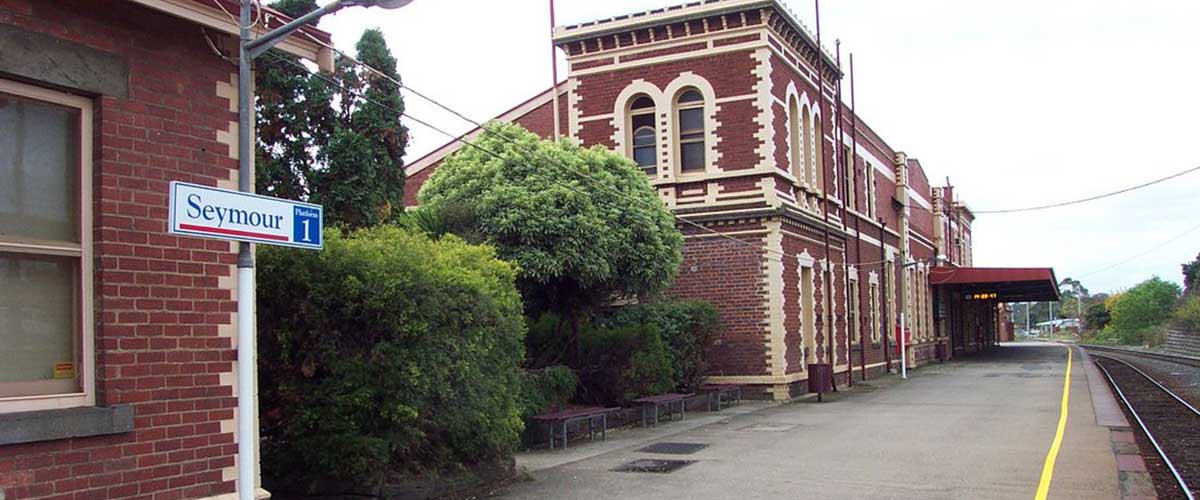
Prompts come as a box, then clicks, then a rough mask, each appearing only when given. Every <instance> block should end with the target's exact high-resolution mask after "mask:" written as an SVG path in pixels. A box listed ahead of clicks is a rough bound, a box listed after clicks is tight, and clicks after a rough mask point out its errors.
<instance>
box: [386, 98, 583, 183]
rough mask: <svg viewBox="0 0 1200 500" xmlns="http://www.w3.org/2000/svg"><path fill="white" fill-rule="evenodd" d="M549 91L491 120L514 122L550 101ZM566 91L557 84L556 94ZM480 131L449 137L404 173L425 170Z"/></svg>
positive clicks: (411, 163)
mask: <svg viewBox="0 0 1200 500" xmlns="http://www.w3.org/2000/svg"><path fill="white" fill-rule="evenodd" d="M551 91H553V88H549V89H546V90H543V91H541V92H538V93H537V95H534V96H533V97H530V98H529V99H526V100H525V101H524V102H522V103H520V104H518V105H516V106H513V107H512V108H509V110H508V111H505V112H503V113H501V114H500V115H499V116H497V117H495V118H493V120H497V121H502V122H514V121H516V120H517V119H518V118H520V117H522V116H525V115H526V114H527V113H529V112H530V111H533V110H535V109H537V108H538V107H540V106H541V105H543V104H546V103H548V102H550V93H551ZM566 93H567V86H566V85H561V84H560V85H559V86H558V95H559V96H560V97H561V96H563V95H564V94H566ZM482 131H483V130H482V129H480V128H479V127H475V128H472V129H471V130H469V131H467V133H465V134H463V135H460V136H458V137H457V138H455V139H451V140H450V141H449V142H447V143H445V144H443V145H441V146H440V147H438V148H437V149H435V150H433V151H430V152H428V153H426V154H425V155H424V156H422V157H420V158H417V159H416V160H413V161H411V162H408V164H407V165H406V166H405V167H404V173H405V175H413V174H416V173H417V172H420V171H422V170H425V169H426V168H428V167H429V166H431V165H433V164H435V163H437V162H438V161H440V160H442V159H443V158H445V157H447V156H450V155H451V154H454V152H455V151H458V150H459V149H461V148H462V146H463V144H462V141H473V140H475V138H476V137H479V134H480V132H482Z"/></svg>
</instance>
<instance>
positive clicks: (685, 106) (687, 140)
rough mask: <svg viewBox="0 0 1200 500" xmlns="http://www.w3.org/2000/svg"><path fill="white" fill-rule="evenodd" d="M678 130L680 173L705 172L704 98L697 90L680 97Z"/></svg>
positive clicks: (677, 103)
mask: <svg viewBox="0 0 1200 500" xmlns="http://www.w3.org/2000/svg"><path fill="white" fill-rule="evenodd" d="M675 107H676V109H677V110H678V113H679V122H678V124H677V127H676V130H677V133H678V137H677V140H678V142H679V171H680V172H702V171H704V97H703V96H701V95H700V92H699V91H697V90H695V89H689V90H687V91H684V92H683V93H682V94H680V95H679V99H678V100H677V101H676V104H675Z"/></svg>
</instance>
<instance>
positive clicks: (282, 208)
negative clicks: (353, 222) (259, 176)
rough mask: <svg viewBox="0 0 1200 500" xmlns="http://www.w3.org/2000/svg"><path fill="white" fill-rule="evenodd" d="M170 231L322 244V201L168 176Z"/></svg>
mask: <svg viewBox="0 0 1200 500" xmlns="http://www.w3.org/2000/svg"><path fill="white" fill-rule="evenodd" d="M170 189H171V193H170V198H169V203H170V214H169V226H168V230H167V231H168V232H169V233H171V234H178V235H183V236H199V237H203V238H215V239H220V240H233V241H245V242H247V243H262V244H267V245H282V246H289V247H298V248H310V249H315V250H319V249H321V247H322V245H323V243H324V238H323V235H322V233H321V228H322V223H323V222H324V211H323V210H322V208H321V206H320V205H313V204H310V203H301V202H298V201H291V200H281V199H279V198H271V197H269V196H260V195H256V194H250V193H243V192H239V191H230V190H228V189H218V188H213V187H208V186H200V185H196V184H189V183H186V182H179V181H172V182H171V188H170Z"/></svg>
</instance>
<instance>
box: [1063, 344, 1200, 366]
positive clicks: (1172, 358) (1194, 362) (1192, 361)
mask: <svg viewBox="0 0 1200 500" xmlns="http://www.w3.org/2000/svg"><path fill="white" fill-rule="evenodd" d="M1079 347H1082V348H1084V349H1089V350H1095V351H1105V352H1112V353H1119V354H1128V355H1130V356H1137V357H1142V358H1148V359H1156V360H1159V361H1167V362H1171V363H1177V364H1181V365H1185V366H1192V367H1197V368H1200V358H1193V357H1191V356H1183V355H1177V354H1167V353H1163V352H1149V351H1139V350H1135V349H1125V348H1121V347H1109V346H1101V345H1093V344H1079Z"/></svg>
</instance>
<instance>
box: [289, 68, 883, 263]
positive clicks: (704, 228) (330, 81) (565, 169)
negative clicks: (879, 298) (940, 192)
mask: <svg viewBox="0 0 1200 500" xmlns="http://www.w3.org/2000/svg"><path fill="white" fill-rule="evenodd" d="M272 56H273V57H275V58H276V59H277V60H278V61H281V62H284V63H287V64H291V65H293V66H296V67H298V68H301V69H304V70H305V71H310V70H309V68H308V67H306V66H304V65H303V64H301V63H299V62H297V61H293V60H291V59H288V58H284V57H281V56H278V55H275V54H272ZM351 60H353V59H351ZM353 61H356V63H357V64H359V65H361V66H363V67H364V68H367V69H368V71H371V72H373V73H376V74H378V75H380V76H383V77H385V78H387V79H388V80H389V81H391V82H392V83H395V84H396V85H397V86H400V87H402V88H404V89H407V90H408V91H409V92H412V93H413V94H414V95H417V96H418V97H421V98H422V99H424V100H427V101H429V102H431V103H433V104H435V105H436V106H438V107H440V108H442V109H444V110H446V111H447V112H450V113H452V114H454V115H455V116H457V117H459V118H460V119H463V120H465V121H467V122H470V123H473V124H475V125H476V126H477V127H479V129H480V131H482V132H484V133H487V134H489V135H491V136H493V137H497V138H499V139H500V140H502V141H504V142H506V143H509V144H512V145H514V146H516V147H518V148H520V149H522V150H523V151H524V152H525V153H527V154H529V155H535V154H538V151H536V150H533V149H530V148H528V147H527V146H526V145H524V144H521V143H520V142H517V141H516V140H514V139H512V138H510V137H508V136H506V135H504V134H503V133H500V132H496V131H494V130H491V129H490V128H488V127H487V126H486V125H485V124H482V123H479V122H477V121H474V120H471V119H470V118H467V117H466V116H465V115H463V114H461V113H459V112H458V111H456V110H453V109H452V108H450V107H449V106H446V105H444V104H442V103H440V102H438V101H436V100H433V99H431V98H429V97H428V96H425V95H424V94H421V93H418V92H416V91H414V90H412V88H411V87H408V86H406V85H404V84H402V83H400V82H399V81H397V80H396V79H395V78H393V77H391V76H390V75H388V74H386V73H384V72H382V71H379V70H378V69H375V68H372V67H371V66H369V65H367V64H365V63H362V62H357V60H353ZM311 74H312V76H313V77H315V78H318V79H320V80H321V81H323V82H324V83H326V84H328V85H331V86H333V87H337V88H339V89H341V90H343V91H346V92H351V93H353V91H352V90H351V89H349V88H347V87H346V86H345V85H343V84H342V83H341V82H338V81H335V80H334V79H332V78H330V77H328V76H326V75H323V74H320V73H311ZM355 97H357V98H360V99H363V100H364V101H366V102H369V103H371V104H373V105H376V106H379V107H381V108H384V109H389V110H392V111H395V112H397V113H399V114H400V115H401V116H403V117H405V118H408V119H409V120H412V121H413V122H414V123H417V124H419V125H421V126H423V127H426V128H428V129H430V130H433V131H435V132H438V133H440V134H442V135H444V136H446V137H448V138H450V139H451V140H452V141H454V142H458V143H461V144H463V145H465V146H467V147H470V148H473V149H475V150H478V151H481V152H483V153H484V154H486V155H488V156H491V157H494V158H496V159H498V160H500V161H502V162H505V163H508V162H509V160H508V159H506V158H504V157H503V156H501V155H500V154H499V153H496V152H495V151H491V150H489V149H487V148H484V147H482V146H480V145H478V144H475V143H473V142H471V141H468V140H466V139H464V138H463V137H462V136H459V135H455V134H453V133H451V132H448V131H446V130H444V129H442V128H440V127H437V126H435V125H433V124H431V123H429V122H428V121H425V120H422V119H420V118H418V117H416V116H413V115H412V114H411V113H408V112H406V111H403V110H400V109H397V108H394V107H392V106H390V105H387V104H384V103H381V102H378V101H376V100H373V99H371V98H369V97H366V96H364V95H361V94H356V95H355ZM541 159H543V160H546V161H547V163H549V164H552V165H554V166H555V167H558V168H559V169H560V170H562V171H563V172H566V173H570V174H572V175H574V176H576V177H578V178H580V179H582V180H585V181H588V182H589V183H593V184H594V185H596V186H598V187H599V188H600V189H604V190H607V191H608V192H610V193H612V194H615V195H617V196H618V197H621V198H624V199H626V200H628V201H632V202H636V203H645V202H646V201H647V200H645V199H641V198H635V197H632V196H629V195H628V194H626V193H623V192H620V191H618V190H616V189H614V188H612V187H611V186H608V185H606V184H603V183H601V182H599V180H598V179H594V178H592V177H590V176H588V175H587V174H584V173H582V172H579V171H576V170H573V169H571V168H569V167H567V166H566V165H562V164H561V163H559V162H558V161H557V160H556V159H554V158H551V157H544V158H541ZM551 182H553V183H554V184H557V185H559V186H561V187H564V188H566V189H568V190H571V191H573V192H576V193H577V194H582V195H587V194H588V193H587V192H585V191H581V190H580V189H579V188H578V187H576V186H572V185H570V184H567V183H565V182H562V181H561V180H558V179H551ZM655 207H656V208H662V207H661V205H657V204H656V205H655ZM668 213H670V215H671V216H672V218H674V219H675V220H677V221H679V222H680V223H683V224H685V225H687V226H689V227H694V228H696V229H698V230H700V231H704V232H706V233H709V234H711V235H713V236H717V237H722V238H725V239H727V240H729V241H732V242H735V243H737V244H741V245H745V246H748V247H751V248H753V249H755V250H759V251H763V252H766V253H768V254H770V255H773V256H777V257H778V259H772V260H775V261H777V262H782V258H799V257H800V256H799V255H797V254H791V253H788V252H784V251H779V250H773V249H768V248H763V247H762V246H761V245H759V244H755V243H752V242H749V241H746V240H744V239H741V238H738V237H735V236H733V235H730V234H726V233H723V232H720V231H717V230H715V229H712V228H710V227H707V226H704V225H703V224H700V223H698V222H695V221H692V220H690V219H688V218H686V217H683V216H681V215H679V214H675V213H671V212H668ZM768 258H770V257H768ZM829 262H830V263H831V264H832V265H835V266H842V267H862V268H866V267H868V266H877V265H881V264H885V263H890V262H892V260H891V259H887V260H881V261H869V262H857V263H843V262H832V261H829Z"/></svg>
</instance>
